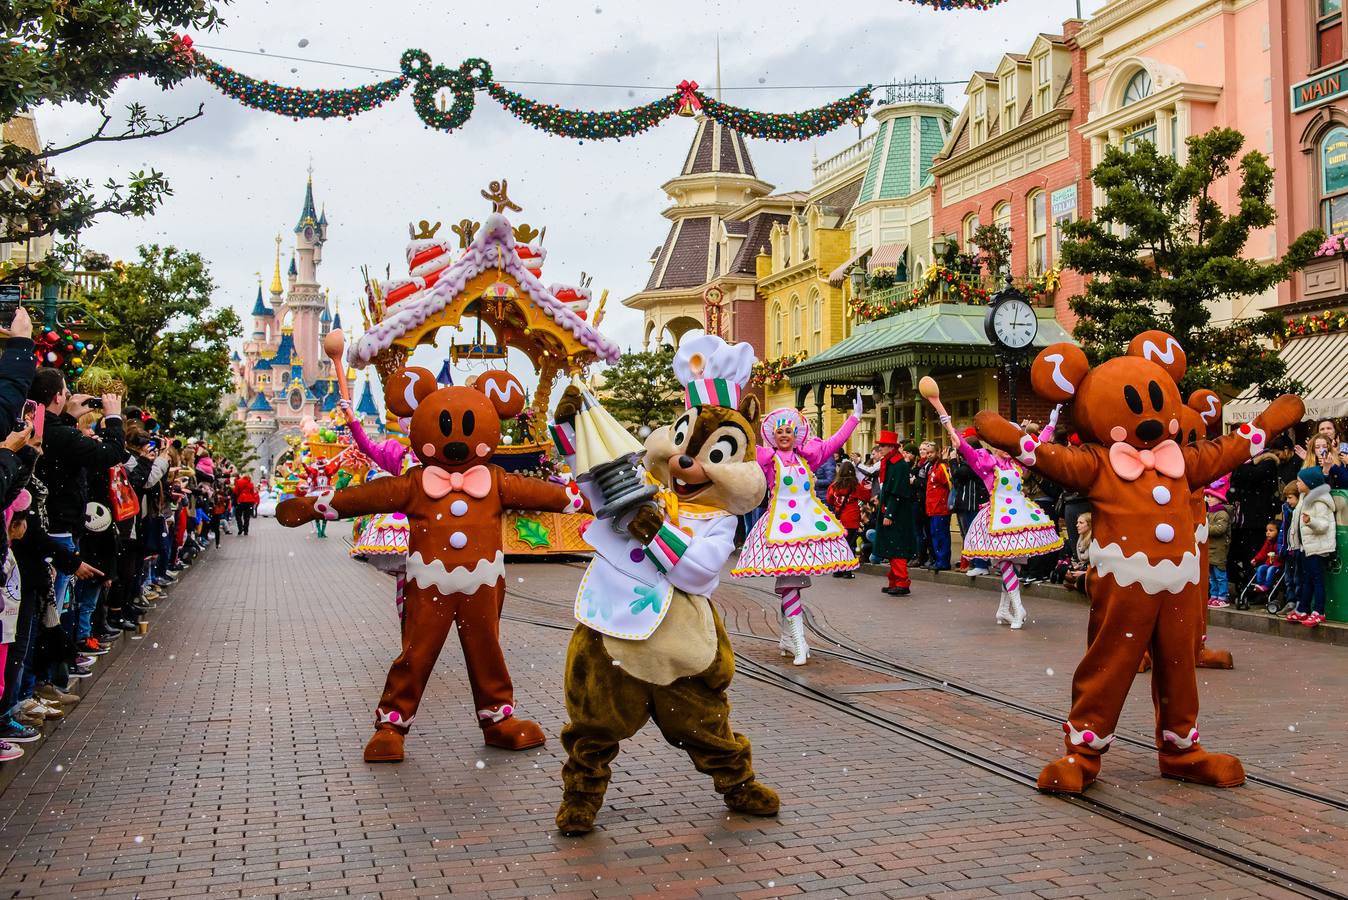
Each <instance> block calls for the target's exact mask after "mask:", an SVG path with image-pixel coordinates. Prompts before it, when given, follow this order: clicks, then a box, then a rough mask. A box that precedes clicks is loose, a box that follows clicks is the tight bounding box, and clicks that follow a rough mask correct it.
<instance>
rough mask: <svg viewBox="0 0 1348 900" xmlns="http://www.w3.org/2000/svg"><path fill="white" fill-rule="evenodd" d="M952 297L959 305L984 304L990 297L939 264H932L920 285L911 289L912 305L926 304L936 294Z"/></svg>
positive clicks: (981, 289) (979, 288)
mask: <svg viewBox="0 0 1348 900" xmlns="http://www.w3.org/2000/svg"><path fill="white" fill-rule="evenodd" d="M941 293H944V294H946V295H947V296H949V295H952V294H953V295H954V297H955V298H957V301H958V302H959V303H972V304H980V305H981V304H985V303H987V302H988V301H990V300H991V299H992V295H991V294H990V293H988V292H987V291H986V290H985V289H984V288H982V287H979V286H978V285H977V284H972V283H970V282H969V281H968V280H967V279H965V278H962V277H960V275H959V274H957V273H956V272H954V271H953V270H951V269H950V268H949V267H947V266H945V265H943V264H941V263H933V264H932V265H931V266H930V267H929V268H928V269H927V271H926V274H924V275H923V276H922V283H921V284H920V285H918V286H917V287H916V288H914V289H913V305H914V306H916V305H918V304H922V303H926V302H928V301H929V300H931V299H932V298H933V297H936V296H937V295H938V294H941Z"/></svg>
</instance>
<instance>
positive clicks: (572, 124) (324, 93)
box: [181, 38, 871, 141]
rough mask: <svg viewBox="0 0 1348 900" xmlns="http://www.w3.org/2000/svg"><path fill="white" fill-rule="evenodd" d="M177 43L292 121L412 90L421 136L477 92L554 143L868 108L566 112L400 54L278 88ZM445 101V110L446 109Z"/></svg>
mask: <svg viewBox="0 0 1348 900" xmlns="http://www.w3.org/2000/svg"><path fill="white" fill-rule="evenodd" d="M188 40H189V39H186V38H183V39H181V41H182V43H183V45H184V46H185V47H186V48H188V52H191V53H192V55H193V58H194V60H195V65H196V71H197V74H199V75H201V76H202V77H203V78H205V79H206V80H207V81H209V82H210V83H211V84H212V85H214V86H215V88H216V89H217V90H219V91H220V92H221V93H223V94H225V95H226V96H228V97H231V98H233V99H235V100H237V101H239V102H240V103H242V104H244V105H245V106H250V107H252V108H254V109H260V110H265V111H267V112H274V113H277V114H278V115H283V116H289V117H291V118H293V119H330V118H337V117H344V118H348V119H350V118H352V117H354V116H356V115H358V114H360V113H363V112H368V111H370V110H372V109H375V108H376V107H378V106H381V105H382V104H384V103H387V102H388V101H389V100H392V99H394V98H395V97H397V96H398V95H399V94H401V93H402V92H403V91H404V90H406V89H407V87H408V86H409V85H411V86H412V106H413V108H414V109H415V110H416V112H417V115H418V116H419V117H420V118H421V121H422V122H423V123H425V125H426V126H427V127H428V128H435V129H437V130H439V131H446V132H450V131H454V130H455V129H457V128H460V127H461V126H462V125H463V124H464V123H465V122H467V121H468V119H469V118H470V117H471V116H472V114H473V110H474V108H475V106H476V103H477V92H478V91H484V92H486V93H487V94H488V95H489V96H491V98H492V99H494V100H495V101H496V102H497V103H500V104H501V106H503V107H504V108H505V109H506V111H507V112H509V113H510V114H511V115H513V116H515V118H517V119H519V120H520V121H521V122H524V123H525V124H526V125H530V126H532V127H533V128H536V129H538V130H540V131H546V132H548V133H549V134H555V135H558V136H560V137H568V138H575V139H578V140H611V139H620V138H624V137H632V136H633V135H637V134H641V133H642V132H645V131H649V130H650V129H652V128H654V127H655V126H656V125H659V124H660V123H661V122H663V121H665V120H666V119H668V118H670V117H671V116H674V115H682V116H691V115H696V114H697V113H698V112H705V113H706V115H708V116H710V117H711V118H713V119H715V120H717V121H719V122H720V123H721V124H723V125H725V126H727V127H729V128H733V129H734V130H736V131H738V132H739V133H740V134H743V135H745V136H746V137H754V138H761V139H764V140H775V141H799V140H805V139H808V138H812V137H818V136H819V135H821V134H827V133H828V132H830V131H833V130H835V129H838V128H841V127H842V126H843V125H846V124H848V123H853V124H855V123H857V122H859V121H861V120H863V119H864V118H865V116H866V114H867V109H868V108H869V107H870V104H871V88H870V87H869V86H867V87H864V88H861V89H859V90H857V91H854V92H853V93H851V94H849V95H847V96H846V97H843V98H841V99H839V100H835V101H834V102H832V103H829V104H827V105H826V106H821V107H818V108H816V109H808V110H804V111H802V112H797V113H764V112H758V111H756V110H752V109H744V108H742V107H738V106H731V105H730V104H727V103H722V102H720V101H718V100H715V99H713V98H711V97H709V96H707V95H706V94H704V93H702V92H701V91H700V90H698V85H697V82H695V81H683V82H681V83H680V84H679V86H678V88H677V89H676V90H675V91H674V93H672V94H668V95H667V96H664V97H661V98H660V99H658V100H655V101H653V102H651V103H647V104H645V105H644V106H637V107H632V108H630V109H617V110H583V109H567V108H564V107H561V106H557V105H554V104H547V103H539V102H538V101H536V100H531V99H529V98H528V97H525V96H523V95H521V94H519V93H516V92H515V91H512V90H510V89H509V88H507V87H505V86H504V85H503V84H501V83H500V82H499V81H495V80H493V78H492V69H491V64H490V63H488V62H487V61H486V60H485V59H478V58H470V59H467V60H465V61H464V62H463V63H462V64H461V65H459V66H457V67H453V68H451V67H449V66H443V65H435V64H433V63H432V61H431V57H430V55H429V54H428V53H426V52H425V51H422V50H408V51H406V52H405V53H403V55H402V58H401V60H400V66H399V67H400V69H401V70H402V75H400V76H399V77H397V78H391V79H388V80H387V81H380V82H377V83H375V84H370V85H364V86H362V87H356V88H345V89H341V90H327V89H314V90H308V89H304V88H293V87H285V86H283V85H278V84H274V83H272V82H270V81H265V80H262V79H256V78H252V77H250V76H248V75H244V74H243V73H241V72H237V71H235V70H234V69H231V68H229V67H228V66H224V65H221V64H220V63H218V62H216V61H215V60H213V59H210V58H209V57H207V56H205V55H204V54H202V53H201V52H199V51H195V50H191V49H190V47H191V45H190V43H188ZM450 97H452V98H453V99H452V102H446V101H448V99H449V98H450Z"/></svg>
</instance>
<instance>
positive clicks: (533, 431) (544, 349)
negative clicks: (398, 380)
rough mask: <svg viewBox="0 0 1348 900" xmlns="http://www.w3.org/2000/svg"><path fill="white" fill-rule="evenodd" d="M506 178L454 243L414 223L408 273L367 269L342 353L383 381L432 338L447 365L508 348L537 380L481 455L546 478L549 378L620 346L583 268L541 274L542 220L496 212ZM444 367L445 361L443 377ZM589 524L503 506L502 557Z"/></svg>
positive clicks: (503, 201) (549, 464)
mask: <svg viewBox="0 0 1348 900" xmlns="http://www.w3.org/2000/svg"><path fill="white" fill-rule="evenodd" d="M506 187H507V185H506V182H505V181H500V182H492V183H491V186H490V189H489V190H486V191H483V192H482V195H483V197H485V198H486V199H487V200H489V201H490V202H491V204H492V212H491V214H490V215H489V216H488V217H487V219H486V221H485V222H482V223H480V224H479V223H477V222H473V221H471V220H469V219H464V220H462V221H460V222H459V223H458V224H456V225H454V226H452V228H451V231H452V232H453V233H454V234H456V235H457V236H458V240H457V242H456V241H453V240H447V239H444V238H439V237H437V236H436V235H437V233H438V231H439V229H440V224H439V223H436V224H435V225H431V224H429V223H428V222H426V221H422V222H420V223H419V224H418V226H417V227H415V228H414V229H413V230H412V240H411V241H410V242H409V243H408V245H407V266H408V275H407V277H405V278H399V279H390V280H383V281H381V280H377V279H369V278H367V280H366V291H365V298H364V303H363V305H362V309H361V312H362V314H363V316H364V318H365V325H366V331H365V333H364V334H363V335H361V337H360V338H359V339H357V340H356V341H354V342H353V343H352V344H351V347H350V348H349V350H348V352H347V361H348V362H349V364H350V365H352V366H354V367H355V368H357V369H364V368H366V367H367V366H370V365H373V366H374V367H375V369H376V370H377V371H378V373H379V376H380V378H381V380H383V381H384V383H387V382H388V379H389V378H390V377H392V375H393V373H395V372H397V371H398V370H400V369H402V368H403V367H404V366H405V365H406V364H407V358H408V356H409V355H410V354H411V352H412V351H413V350H415V349H416V348H417V347H418V346H421V345H423V344H429V345H432V346H436V347H440V346H441V342H442V340H443V339H445V338H446V337H447V338H448V341H447V346H444V348H443V349H444V351H445V354H446V357H447V361H448V362H453V363H455V364H460V363H470V364H471V363H473V362H477V361H483V362H484V363H485V364H486V366H492V365H493V364H499V366H500V367H501V368H504V367H505V365H506V360H507V353H508V351H509V350H510V349H515V350H517V351H519V352H520V353H522V354H523V355H524V356H525V357H526V358H527V359H528V361H529V363H530V365H531V367H532V368H533V370H534V372H535V374H536V375H537V377H538V388H537V390H536V391H535V392H534V396H533V399H532V401H530V402H527V403H523V404H522V409H521V410H520V413H519V415H517V416H516V417H515V418H514V420H513V421H507V422H505V423H504V424H505V426H506V427H504V428H503V429H502V442H501V444H500V445H499V446H498V447H497V448H496V453H495V454H494V456H493V457H492V462H494V463H495V464H497V465H499V466H501V468H503V469H505V470H507V471H510V472H515V473H517V474H523V475H528V476H531V477H537V478H556V477H558V475H559V474H560V466H561V464H560V463H559V462H558V461H557V460H556V459H555V458H554V456H553V452H554V451H553V447H552V443H551V440H550V438H549V435H548V432H547V428H546V422H547V418H548V398H549V396H550V395H551V393H552V388H553V384H554V383H555V382H556V380H557V379H558V378H559V377H566V376H572V377H575V376H579V375H581V374H583V373H584V371H585V369H586V368H587V367H588V366H590V365H592V364H594V363H596V362H599V361H601V360H602V361H604V362H610V363H611V362H614V361H616V360H617V359H618V356H619V353H620V351H619V348H618V346H617V345H616V344H614V343H613V342H612V341H609V340H608V339H607V338H605V337H604V336H602V335H601V334H600V333H599V331H598V330H597V329H598V326H599V324H600V322H601V321H602V320H603V307H604V297H602V296H601V297H600V300H599V303H598V304H597V305H596V307H595V308H594V309H593V310H591V309H590V305H591V299H592V295H591V292H590V288H589V284H588V279H586V278H584V277H583V276H582V279H581V280H582V282H583V283H582V284H579V285H565V284H550V285H545V284H544V283H543V282H542V280H541V277H542V269H543V264H544V261H545V260H546V258H547V253H546V251H545V250H544V249H543V246H542V240H543V237H544V232H545V231H546V229H544V230H543V231H537V230H535V229H534V228H532V227H530V226H529V225H527V224H519V225H515V226H512V225H511V223H510V222H509V220H507V218H506V212H507V211H512V212H520V211H521V207H519V206H517V205H516V204H514V203H513V202H511V200H510V198H509V197H508V196H507V194H506ZM465 320H467V328H466V327H465ZM468 328H471V332H470V331H469V330H468ZM448 375H449V371H448V365H446V366H445V368H444V369H443V370H442V378H446V377H448ZM472 377H480V373H479V376H472ZM386 428H387V430H388V431H389V433H391V434H401V426H400V424H399V423H398V421H397V420H396V419H393V418H390V419H388V420H387V421H386ZM588 521H589V517H588V516H580V515H571V516H564V515H560V514H557V513H551V512H507V513H506V514H504V515H503V516H502V543H503V546H504V548H505V551H506V553H508V554H519V555H530V556H538V555H554V554H573V553H587V552H589V546H588V545H587V544H586V543H585V542H584V541H583V540H582V539H581V537H580V535H581V532H582V531H583V530H584V525H585V523H586V522H588Z"/></svg>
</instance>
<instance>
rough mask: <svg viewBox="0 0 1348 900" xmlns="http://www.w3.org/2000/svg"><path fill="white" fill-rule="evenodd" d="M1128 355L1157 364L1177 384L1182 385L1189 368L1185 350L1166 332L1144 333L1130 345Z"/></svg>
mask: <svg viewBox="0 0 1348 900" xmlns="http://www.w3.org/2000/svg"><path fill="white" fill-rule="evenodd" d="M1128 355H1129V356H1140V357H1142V358H1143V359H1145V360H1147V361H1148V362H1154V363H1156V365H1158V366H1160V367H1161V368H1162V369H1165V370H1166V372H1168V373H1170V377H1171V378H1172V379H1174V382H1175V384H1179V383H1180V381H1181V380H1182V379H1183V378H1184V372H1185V370H1186V369H1188V367H1189V361H1188V358H1187V357H1186V356H1185V355H1184V348H1183V347H1181V346H1180V344H1179V341H1177V340H1175V339H1174V338H1173V337H1171V336H1170V335H1168V334H1166V333H1165V332H1164V331H1144V332H1142V333H1141V334H1139V335H1138V336H1137V337H1135V338H1133V339H1132V340H1131V341H1130V342H1129V343H1128Z"/></svg>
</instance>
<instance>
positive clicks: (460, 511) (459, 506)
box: [449, 500, 468, 516]
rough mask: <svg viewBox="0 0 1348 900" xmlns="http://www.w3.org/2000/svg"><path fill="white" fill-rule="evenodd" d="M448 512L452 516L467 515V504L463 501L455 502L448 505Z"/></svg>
mask: <svg viewBox="0 0 1348 900" xmlns="http://www.w3.org/2000/svg"><path fill="white" fill-rule="evenodd" d="M449 511H450V513H451V514H452V515H456V516H465V515H467V514H468V504H467V503H466V502H464V501H463V500H455V501H454V502H453V503H451V504H449Z"/></svg>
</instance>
